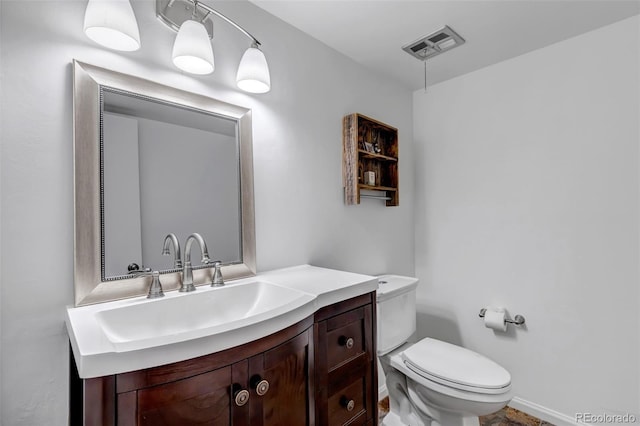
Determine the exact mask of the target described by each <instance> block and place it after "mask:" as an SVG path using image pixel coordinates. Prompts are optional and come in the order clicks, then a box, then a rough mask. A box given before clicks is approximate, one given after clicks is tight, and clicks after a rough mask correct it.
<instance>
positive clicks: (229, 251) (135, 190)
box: [101, 87, 243, 280]
mask: <svg viewBox="0 0 640 426" xmlns="http://www.w3.org/2000/svg"><path fill="white" fill-rule="evenodd" d="M101 169H102V170H101V172H102V174H101V184H102V194H101V195H102V196H101V210H102V214H101V219H102V229H103V234H102V280H113V279H118V278H127V277H128V276H127V273H128V271H129V270H130V269H131V268H132V267H135V266H133V265H134V264H135V265H136V266H137V267H139V268H140V269H143V268H151V269H153V270H160V271H161V272H162V271H169V270H175V265H174V258H173V252H172V253H171V255H169V256H166V255H165V256H163V255H162V247H163V241H164V239H165V236H166V235H167V234H169V233H174V234H176V236H177V237H178V240H179V241H180V244H181V245H184V242H185V239H186V238H187V236H189V235H190V234H192V233H194V232H197V233H199V234H201V235H202V236H203V237H204V239H205V241H206V243H207V246H208V248H209V254H210V256H211V259H212V260H220V261H222V263H223V264H236V263H242V261H243V259H242V237H241V236H242V211H241V199H240V157H239V145H238V123H237V121H236V120H235V119H232V118H228V117H224V116H219V115H214V114H211V113H208V112H203V111H200V110H197V109H194V108H188V107H186V106H184V105H178V104H172V103H170V102H166V101H161V100H157V99H153V98H150V97H146V96H140V95H137V94H133V93H129V92H126V91H121V90H115V89H109V88H107V87H104V88H102V111H101ZM196 252H197V250H196V251H194V253H193V257H192V260H193V261H194V267H195V266H197V265H199V259H200V256H199V255H197V253H196ZM208 266H210V265H208Z"/></svg>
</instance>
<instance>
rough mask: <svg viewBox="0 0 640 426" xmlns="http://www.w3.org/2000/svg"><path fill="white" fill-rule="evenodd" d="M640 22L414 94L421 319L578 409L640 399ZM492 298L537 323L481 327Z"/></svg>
mask: <svg viewBox="0 0 640 426" xmlns="http://www.w3.org/2000/svg"><path fill="white" fill-rule="evenodd" d="M639 28H640V21H639V19H638V17H634V18H631V19H627V20H625V21H621V22H619V23H616V24H614V25H611V26H608V27H604V28H601V29H599V30H596V31H593V32H590V33H587V34H584V35H582V36H579V37H576V38H573V39H570V40H566V41H564V42H561V43H558V44H555V45H552V46H550V47H547V48H544V49H541V50H538V51H534V52H531V53H529V54H526V55H523V56H520V57H517V58H515V59H512V60H509V61H506V62H503V63H499V64H496V65H493V66H490V67H487V68H485V69H482V70H479V71H477V72H474V73H471V74H468V75H464V76H461V77H459V78H456V79H453V80H449V81H447V82H444V83H441V84H438V85H435V86H433V87H430V88H429V90H428V93H427V94H426V95H425V94H424V93H423V92H422V91H417V92H415V93H414V136H415V150H414V153H415V156H416V167H415V169H416V176H417V180H416V193H417V195H416V214H415V218H416V249H415V250H416V251H415V256H416V262H415V263H416V273H417V275H418V277H419V278H420V280H421V281H420V285H419V291H418V303H419V305H420V306H419V310H420V316H419V333H420V334H421V335H422V336H424V335H430V336H436V337H440V338H443V339H446V340H449V341H452V342H454V343H462V344H464V345H465V346H467V347H470V348H472V349H474V350H477V351H479V352H481V353H484V354H486V355H488V356H490V357H491V358H493V359H495V360H496V361H497V362H499V363H500V364H502V365H503V366H504V367H506V368H507V369H508V370H509V371H510V372H511V373H512V376H513V388H514V391H515V395H516V396H518V397H519V398H522V399H524V400H525V401H529V402H533V403H536V404H540V405H542V406H543V407H546V408H547V409H551V410H555V411H558V412H560V413H564V414H565V415H567V416H570V417H571V418H575V417H574V414H575V413H577V412H584V411H588V412H592V413H603V412H608V413H625V412H630V413H635V414H636V415H637V416H638V414H639V413H640V406H639V404H640V391H639V389H638V386H639V381H638V378H639V377H640V372H639V364H640V361H639V360H640V350H639V344H640V343H639V339H640V319H639V314H638V312H639V311H640V309H639V307H640V304H639V301H640V299H639V293H638V287H639V284H638V283H639V273H638V258H639V250H638V237H639V231H640V229H639V226H638V224H639V217H640V216H639V213H640V211H639V207H638V203H639V179H638V173H639V162H638V160H639V159H638V154H639V150H638V143H639V139H640V131H639V114H640V108H639V98H640V96H639V95H640V92H639V84H638V80H639V75H640V67H639V55H640V43H639V39H640V37H639ZM491 304H497V305H503V306H505V307H507V308H508V309H509V311H510V312H511V314H512V315H515V314H522V315H524V316H525V317H526V320H527V325H526V327H523V329H518V330H511V331H510V332H509V333H508V334H507V335H501V334H494V332H493V331H491V330H489V329H486V328H484V326H483V323H482V321H481V320H480V319H479V318H478V312H479V310H480V308H482V307H485V306H487V305H491ZM638 417H640V416H638Z"/></svg>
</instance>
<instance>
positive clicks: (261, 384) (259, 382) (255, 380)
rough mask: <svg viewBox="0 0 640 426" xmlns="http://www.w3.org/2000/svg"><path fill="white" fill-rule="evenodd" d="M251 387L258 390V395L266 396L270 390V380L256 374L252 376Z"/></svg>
mask: <svg viewBox="0 0 640 426" xmlns="http://www.w3.org/2000/svg"><path fill="white" fill-rule="evenodd" d="M251 387H252V388H254V389H255V390H256V393H257V394H258V396H264V395H265V394H266V393H267V392H268V391H269V382H268V381H266V380H265V379H263V378H262V377H260V376H259V375H257V374H256V375H255V376H253V377H252V378H251Z"/></svg>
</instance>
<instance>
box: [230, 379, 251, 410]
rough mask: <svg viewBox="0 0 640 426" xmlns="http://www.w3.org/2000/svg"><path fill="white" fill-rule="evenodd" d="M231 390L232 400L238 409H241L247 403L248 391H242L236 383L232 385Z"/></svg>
mask: <svg viewBox="0 0 640 426" xmlns="http://www.w3.org/2000/svg"><path fill="white" fill-rule="evenodd" d="M233 389H234V391H233V400H234V401H235V403H236V405H237V406H238V407H242V406H243V405H244V404H246V403H247V402H248V401H249V391H248V390H246V389H242V388H241V386H240V385H239V384H237V383H236V384H234V385H233Z"/></svg>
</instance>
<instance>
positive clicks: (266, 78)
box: [236, 46, 271, 93]
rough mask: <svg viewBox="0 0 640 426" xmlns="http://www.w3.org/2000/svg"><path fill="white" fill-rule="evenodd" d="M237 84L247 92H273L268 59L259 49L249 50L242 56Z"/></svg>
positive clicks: (251, 48)
mask: <svg viewBox="0 0 640 426" xmlns="http://www.w3.org/2000/svg"><path fill="white" fill-rule="evenodd" d="M236 83H237V84H238V87H239V88H240V89H242V90H244V91H245V92H251V93H266V92H268V91H269V90H271V76H270V75H269V65H267V58H265V57H264V53H262V51H261V50H260V49H258V48H257V47H254V46H252V47H250V48H248V49H247V50H246V52H244V55H242V59H241V60H240V65H239V66H238V74H237V77H236Z"/></svg>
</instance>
